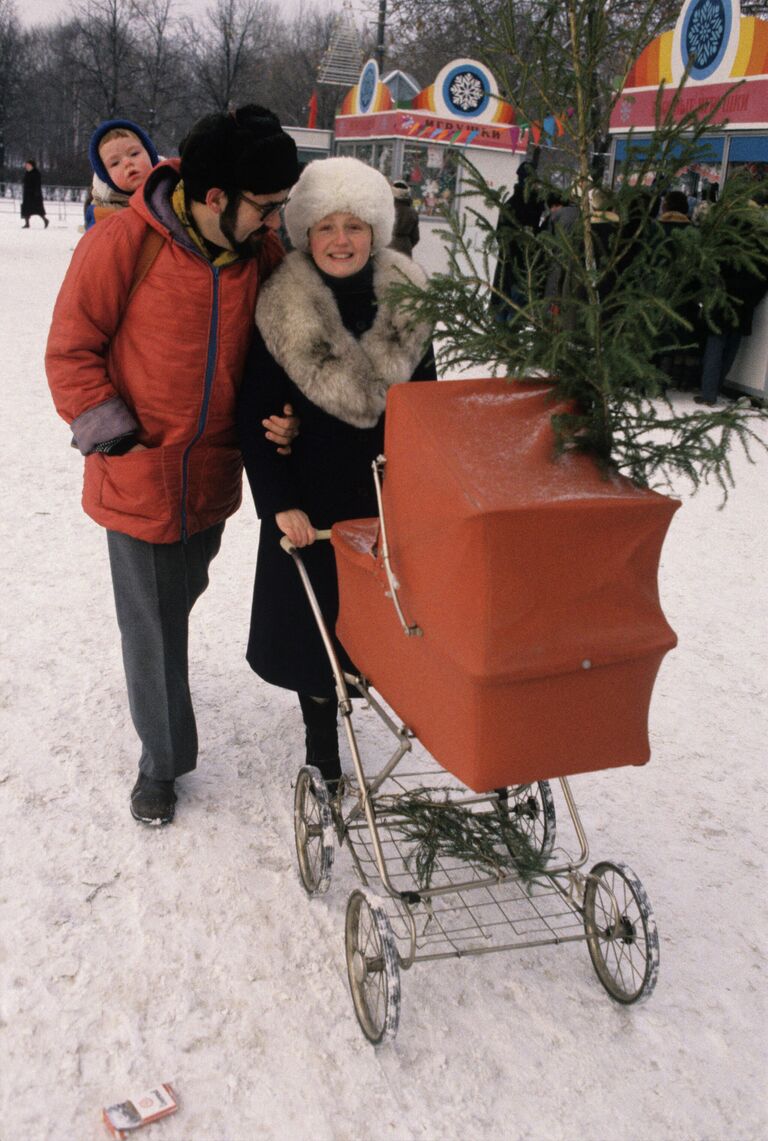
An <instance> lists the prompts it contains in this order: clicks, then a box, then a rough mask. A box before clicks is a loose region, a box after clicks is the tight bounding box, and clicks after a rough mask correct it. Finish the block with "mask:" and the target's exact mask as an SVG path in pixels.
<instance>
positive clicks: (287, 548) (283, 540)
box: [280, 530, 331, 555]
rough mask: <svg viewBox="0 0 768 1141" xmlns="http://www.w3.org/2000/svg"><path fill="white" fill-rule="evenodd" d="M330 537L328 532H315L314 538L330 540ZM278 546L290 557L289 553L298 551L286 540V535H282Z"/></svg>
mask: <svg viewBox="0 0 768 1141" xmlns="http://www.w3.org/2000/svg"><path fill="white" fill-rule="evenodd" d="M330 537H331V532H330V530H326V531H315V538H316V539H330ZM280 546H281V547H282V548H283V550H284V551H285V552H286V553H287V554H289V555H290V553H291V551H297V550H298V549H299V548H298V547H294V545H293V543H292V542H291V540H290V539H289V538H288V536H287V535H283V537H282V538H281V540H280Z"/></svg>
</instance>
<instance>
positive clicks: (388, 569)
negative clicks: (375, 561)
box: [371, 456, 424, 638]
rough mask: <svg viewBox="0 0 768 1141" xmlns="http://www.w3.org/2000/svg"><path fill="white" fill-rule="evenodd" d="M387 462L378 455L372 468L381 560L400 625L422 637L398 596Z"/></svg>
mask: <svg viewBox="0 0 768 1141" xmlns="http://www.w3.org/2000/svg"><path fill="white" fill-rule="evenodd" d="M386 462H387V460H386V456H377V457H376V459H375V460H374V461H373V463H372V464H371V468H372V470H373V483H374V486H375V488H376V502H377V503H378V505H379V523H380V524H381V561H382V563H383V564H384V572H385V574H386V576H387V582H388V583H389V591H390V595H389V596H390V598H391V599H392V601H393V603H394V605H395V610H396V611H397V617H398V618H399V620H400V625H401V626H402V628H403V633H404V634H407V635H408V636H409V637H416V638H420V637H421V636H422V634H423V633H424V631H423V630H422V629H421V627H420V626H417V625H416V623H415V622H414V623H413V624H409V622H408V620H407V619H406V617H405V615H404V614H403V608H402V606H401V605H400V599H399V598H398V597H397V588H398V587H399V585H400V583H399V582H398V581H397V579H396V578H395V575H394V571H393V570H392V563H391V561H390V557H389V544H388V543H387V528H386V525H385V523H384V501H383V499H382V496H381V473H382V471H383V470H384V466H385V464H386Z"/></svg>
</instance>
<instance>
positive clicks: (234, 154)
mask: <svg viewBox="0 0 768 1141" xmlns="http://www.w3.org/2000/svg"><path fill="white" fill-rule="evenodd" d="M179 153H180V154H181V177H182V178H183V179H184V186H185V188H186V191H187V193H188V194H189V196H190V197H191V198H193V199H195V201H197V202H203V201H204V200H205V195H206V193H207V192H208V191H209V190H210V189H211V187H218V188H220V189H221V190H224V191H225V192H226V193H227V194H228V195H229V196H232V195H234V194H237V193H238V192H239V191H241V190H248V191H250V192H251V193H252V194H274V193H275V192H276V191H278V190H287V189H288V187H289V186H293V184H294V182H295V181H296V179H297V178H298V177H299V163H298V157H297V154H296V144H295V142H294V141H293V139H292V138H291V136H290V135H289V134H287V133H286V132H285V131H284V130H283V128H282V127H281V126H280V121H279V119H278V118H277V116H276V115H275V114H273V112H272V111H270V110H269V109H268V108H267V107H259V106H258V105H257V104H255V103H249V104H247V105H246V106H245V107H239V108H238V109H237V110H232V111H229V112H227V113H217V114H214V115H206V116H205V117H204V118H203V119H200V120H199V121H198V122H197V123H195V125H194V127H193V128H192V130H191V131H190V132H189V134H188V135H187V136H186V138H185V139H183V140H182V142H181V143H180V145H179Z"/></svg>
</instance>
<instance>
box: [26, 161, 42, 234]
mask: <svg viewBox="0 0 768 1141" xmlns="http://www.w3.org/2000/svg"><path fill="white" fill-rule="evenodd" d="M35 215H37V216H38V217H39V218H42V219H43V225H44V226H45V228H46V229H47V228H48V219H47V218H46V216H45V206H44V205H43V180H42V178H41V177H40V171H39V170H38V169H37V163H36V162H35V160H34V159H33V158H28V159H27V161H26V162H25V163H24V184H23V189H22V195H21V216H22V218H23V219H24V225H23V226H22V227H21V228H22V230H28V229H29V219H30V218H33V217H34V216H35Z"/></svg>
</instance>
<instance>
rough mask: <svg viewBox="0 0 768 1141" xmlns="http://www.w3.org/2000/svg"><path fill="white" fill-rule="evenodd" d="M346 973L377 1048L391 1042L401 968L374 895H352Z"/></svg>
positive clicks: (358, 1010)
mask: <svg viewBox="0 0 768 1141" xmlns="http://www.w3.org/2000/svg"><path fill="white" fill-rule="evenodd" d="M345 942H346V951H347V972H348V974H349V988H350V990H351V991H352V1001H353V1002H354V1004H355V1013H356V1014H357V1020H358V1022H359V1023H360V1026H361V1028H362V1031H363V1034H365V1036H366V1038H367V1039H368V1041H369V1042H372V1043H373V1045H374V1046H379V1045H381V1043H382V1042H387V1041H390V1040H391V1039H393V1038H394V1037H395V1035H396V1034H397V1026H398V1023H399V1021H400V967H399V965H398V957H397V944H396V943H395V937H394V935H393V933H392V927H391V925H390V922H389V919H388V917H387V914H386V912H385V910H384V908H383V906H382V904H381V901H380V900H378V899H377V897H376V896H375V895H373V894H372V893H369V892H363V891H353V892H352V894H351V896H350V897H349V902H348V903H347V921H346V929H345Z"/></svg>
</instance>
